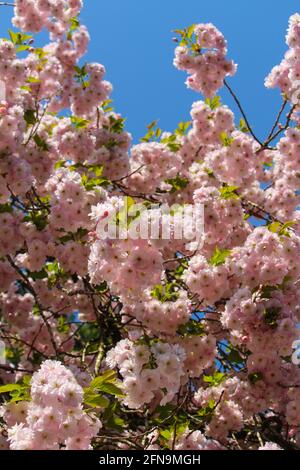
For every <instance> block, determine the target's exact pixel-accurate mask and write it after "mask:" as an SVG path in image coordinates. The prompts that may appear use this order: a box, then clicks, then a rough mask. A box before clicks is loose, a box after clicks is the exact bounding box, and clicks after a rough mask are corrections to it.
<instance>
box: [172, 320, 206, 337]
mask: <svg viewBox="0 0 300 470" xmlns="http://www.w3.org/2000/svg"><path fill="white" fill-rule="evenodd" d="M204 332H205V328H204V325H203V323H201V322H199V321H197V320H189V321H188V322H187V323H185V324H184V325H181V326H180V327H179V328H178V330H177V333H178V334H179V335H180V336H202V335H203V334H204Z"/></svg>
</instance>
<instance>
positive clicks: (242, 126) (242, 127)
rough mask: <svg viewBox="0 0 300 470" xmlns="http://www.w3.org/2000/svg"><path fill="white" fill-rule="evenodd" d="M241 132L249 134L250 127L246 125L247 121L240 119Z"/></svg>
mask: <svg viewBox="0 0 300 470" xmlns="http://www.w3.org/2000/svg"><path fill="white" fill-rule="evenodd" d="M239 130H240V131H241V132H245V133H247V132H249V128H248V126H247V124H246V121H245V120H244V119H240V122H239Z"/></svg>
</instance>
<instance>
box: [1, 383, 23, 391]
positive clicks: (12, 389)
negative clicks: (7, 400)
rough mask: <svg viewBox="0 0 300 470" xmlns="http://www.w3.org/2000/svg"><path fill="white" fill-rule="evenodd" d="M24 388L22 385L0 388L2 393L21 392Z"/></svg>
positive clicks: (8, 385) (9, 385)
mask: <svg viewBox="0 0 300 470" xmlns="http://www.w3.org/2000/svg"><path fill="white" fill-rule="evenodd" d="M21 388H22V386H21V385H20V384H7V385H1V386H0V393H8V392H13V391H15V390H20V389H21Z"/></svg>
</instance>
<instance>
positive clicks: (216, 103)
mask: <svg viewBox="0 0 300 470" xmlns="http://www.w3.org/2000/svg"><path fill="white" fill-rule="evenodd" d="M205 103H206V104H207V105H208V106H209V107H210V109H211V110H212V111H214V110H215V109H217V108H219V107H220V106H221V96H214V97H213V98H206V100H205Z"/></svg>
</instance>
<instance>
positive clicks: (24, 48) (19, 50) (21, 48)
mask: <svg viewBox="0 0 300 470" xmlns="http://www.w3.org/2000/svg"><path fill="white" fill-rule="evenodd" d="M28 49H30V46H28V45H26V44H23V45H22V46H18V47H17V49H16V52H23V51H28Z"/></svg>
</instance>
